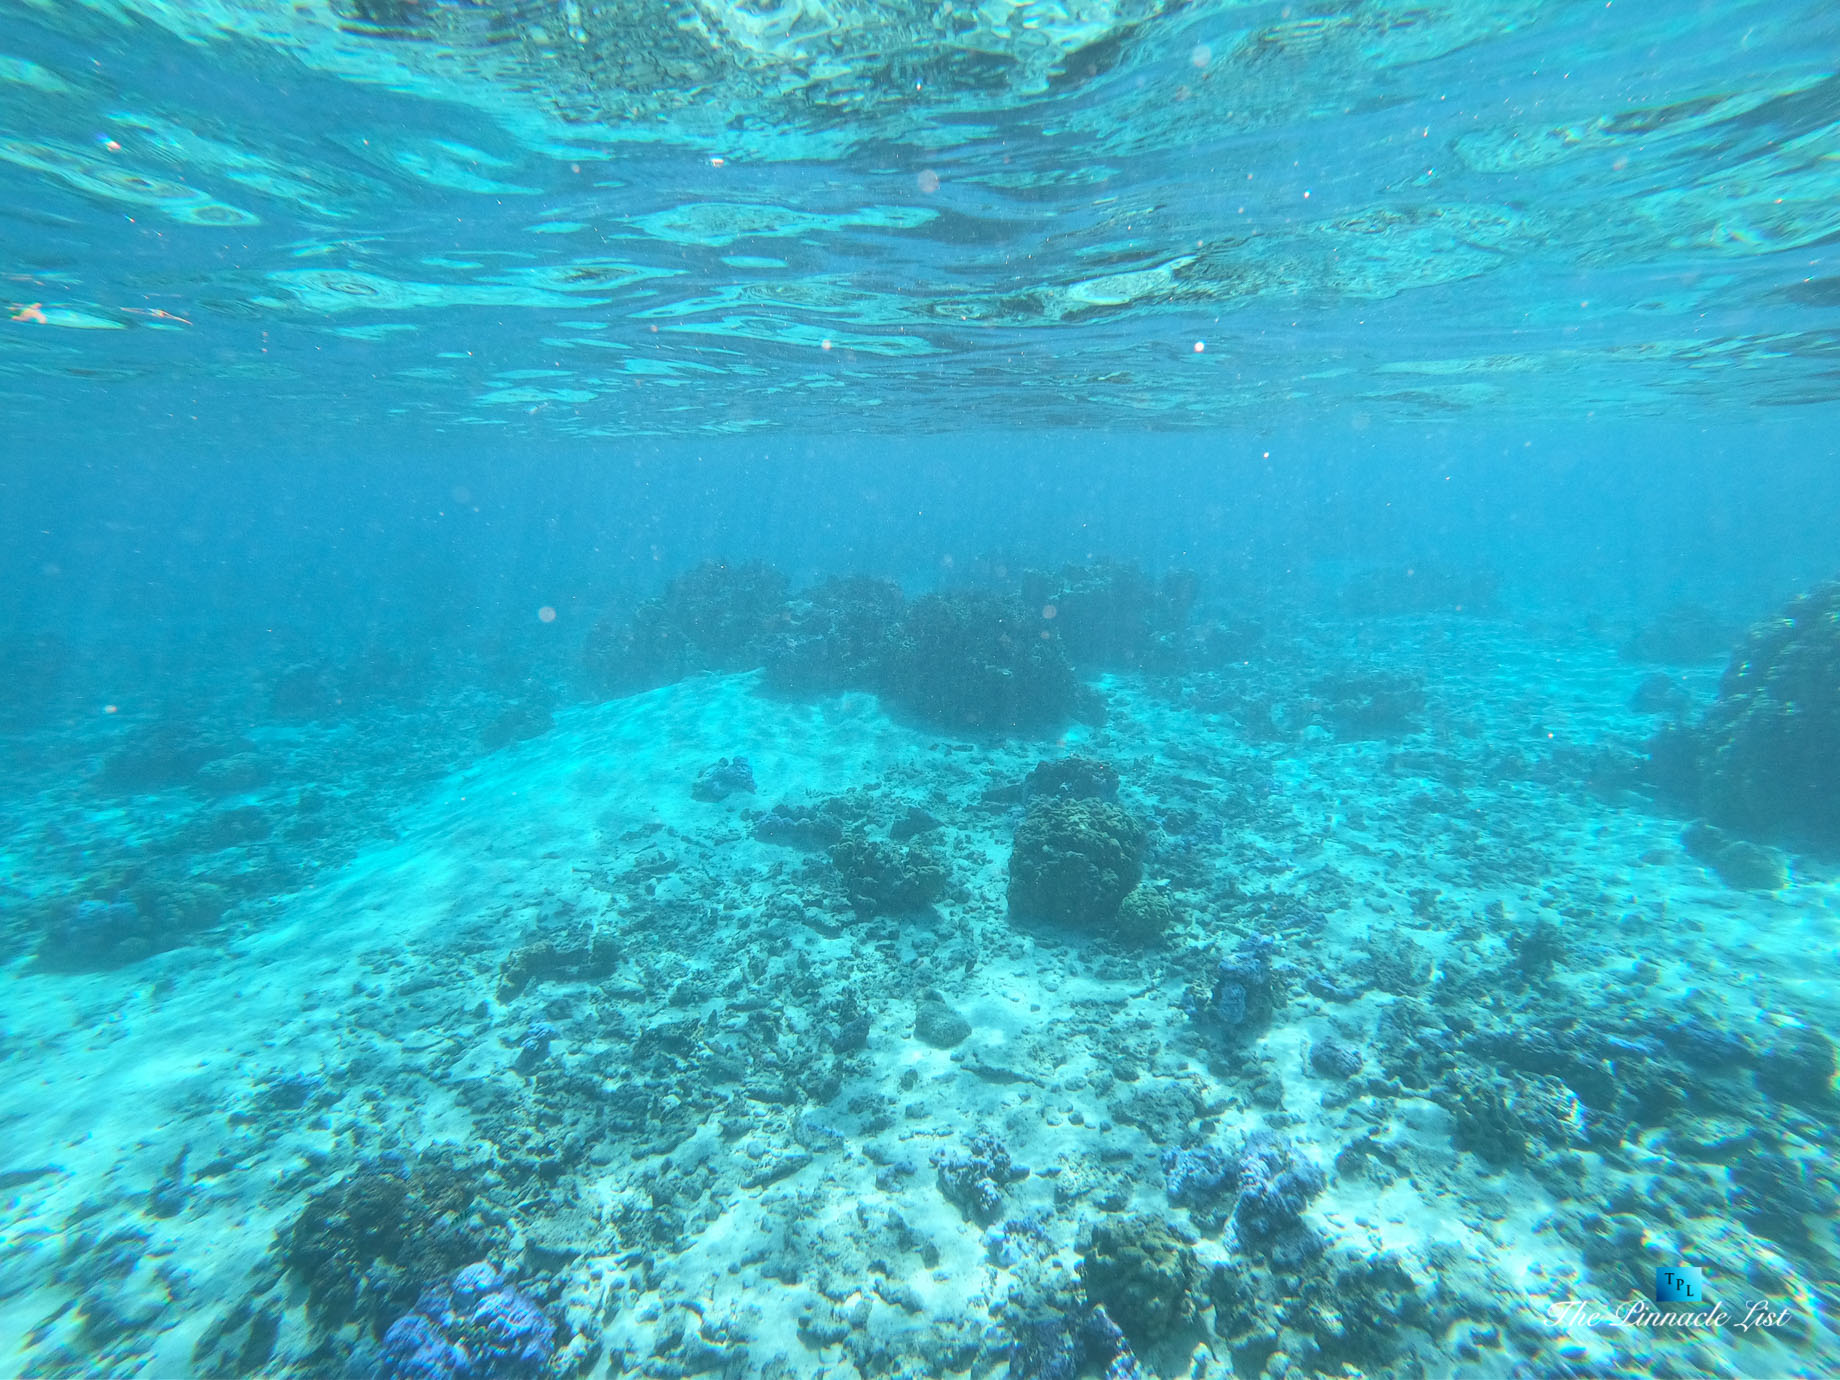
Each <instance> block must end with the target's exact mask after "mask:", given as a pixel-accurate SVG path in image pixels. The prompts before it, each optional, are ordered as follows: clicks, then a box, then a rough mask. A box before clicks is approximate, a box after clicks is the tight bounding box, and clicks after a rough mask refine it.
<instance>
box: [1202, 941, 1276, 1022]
mask: <svg viewBox="0 0 1840 1380" xmlns="http://www.w3.org/2000/svg"><path fill="white" fill-rule="evenodd" d="M1288 975H1289V965H1288V964H1286V963H1284V961H1283V960H1281V959H1280V958H1279V957H1278V941H1277V940H1276V939H1274V938H1273V937H1272V936H1271V935H1268V934H1255V935H1252V936H1250V937H1249V938H1246V939H1243V940H1241V941H1240V944H1239V947H1238V948H1236V949H1235V950H1234V951H1233V952H1232V953H1231V954H1229V955H1227V956H1226V957H1225V958H1223V959H1221V960H1220V963H1219V964H1218V965H1217V966H1216V968H1215V969H1214V978H1213V981H1212V983H1211V984H1209V985H1208V986H1206V987H1197V988H1193V989H1191V990H1190V991H1189V993H1188V996H1187V997H1186V999H1185V1000H1184V1002H1183V1008H1184V1010H1186V1011H1187V1012H1188V1014H1189V1016H1190V1017H1192V1018H1193V1019H1194V1020H1196V1021H1197V1022H1199V1023H1200V1024H1201V1025H1202V1026H1204V1027H1205V1028H1206V1029H1208V1030H1209V1031H1210V1032H1211V1033H1213V1034H1215V1035H1217V1036H1220V1037H1223V1038H1224V1039H1227V1040H1241V1039H1245V1038H1247V1037H1248V1036H1251V1035H1255V1034H1257V1033H1258V1032H1259V1031H1261V1030H1263V1029H1264V1028H1265V1027H1266V1026H1267V1025H1269V1024H1270V1023H1271V1018H1272V1016H1273V1015H1274V1014H1275V1013H1276V1012H1277V1010H1278V1009H1279V1008H1280V1007H1281V1006H1282V1005H1283V1004H1284V998H1285V993H1286V990H1287V988H1288V986H1289V982H1288Z"/></svg>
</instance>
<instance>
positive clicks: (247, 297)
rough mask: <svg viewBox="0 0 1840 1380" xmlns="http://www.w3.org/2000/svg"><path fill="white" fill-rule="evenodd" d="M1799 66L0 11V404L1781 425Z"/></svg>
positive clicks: (1548, 11)
mask: <svg viewBox="0 0 1840 1380" xmlns="http://www.w3.org/2000/svg"><path fill="white" fill-rule="evenodd" d="M1836 50H1840V11H1836V10H1835V9H1833V8H1832V7H1831V6H1828V5H1824V4H1818V3H1809V2H1807V0H1804V2H1803V3H1772V4H1762V3H1748V4H1747V3H1730V2H1728V3H1720V4H1711V5H1700V6H1685V5H1639V4H1623V3H1617V4H1611V5H1606V4H1602V3H1599V0H1562V2H1558V3H1530V0H1500V2H1499V3H1467V4H1466V3H1458V2H1457V0H1433V2H1432V3H1414V4H1407V3H1401V2H1399V0H1388V2H1386V3H1346V4H1322V5H1315V6H1308V7H1304V6H1279V5H1276V4H1258V3H1246V4H1242V3H1220V2H1219V0H1210V2H1209V3H1199V4H1188V5H1182V4H1172V3H1160V2H1159V0H1064V2H1063V3H1026V4H1014V3H990V4H984V5H978V6H974V5H970V4H962V3H952V4H940V5H920V4H912V3H847V2H846V3H835V4H826V3H822V0H788V3H785V4H782V5H778V6H772V5H767V4H758V5H750V4H731V3H720V2H718V0H694V2H693V3H685V4H681V5H677V6H667V5H665V4H662V3H646V2H644V0H609V2H607V3H598V4H596V3H576V0H569V3H553V2H552V0H526V2H525V3H512V0H498V2H497V3H473V2H472V0H333V3H326V0H300V2H299V3H281V2H280V0H273V2H272V3H271V2H269V0H195V2H192V3H184V4H176V3H161V2H160V0H87V2H86V3H75V2H74V0H55V3H54V2H53V0H36V2H35V3H17V0H16V2H15V3H13V4H10V5H8V6H6V7H5V11H4V12H3V13H0V131H3V135H0V207H3V208H4V209H3V210H0V235H4V241H3V247H0V263H3V264H4V271H5V273H6V275H7V282H6V288H5V291H4V296H5V298H6V299H8V301H9V303H10V312H9V315H10V316H11V317H12V323H11V325H10V327H9V328H8V329H6V330H4V331H0V389H3V390H4V392H3V393H0V407H4V408H6V409H7V410H8V411H9V412H17V413H19V414H21V415H39V416H43V415H55V413H56V410H58V409H68V408H70V407H71V406H72V405H73V404H76V403H78V402H79V401H80V400H95V399H98V398H103V397H106V398H108V399H110V402H109V406H111V407H113V408H117V409H122V410H126V409H129V408H134V409H139V410H140V411H141V412H142V414H143V425H145V426H148V427H154V428H157V427H159V426H161V425H163V424H164V423H165V421H166V420H167V419H168V417H169V415H170V417H173V418H177V417H179V416H180V415H181V414H185V415H188V416H189V415H193V414H197V413H201V412H202V413H205V414H210V413H230V412H248V411H249V410H251V409H260V410H261V411H262V414H263V415H264V416H265V417H268V418H270V419H272V418H275V417H285V418H294V419H297V420H298V422H299V424H300V425H303V426H306V425H311V426H314V427H321V426H333V425H338V424H340V423H342V422H350V421H355V420H359V419H361V418H371V419H375V418H378V417H382V416H387V415H389V414H391V413H397V414H409V415H412V416H414V417H415V418H416V419H417V421H418V422H419V423H421V424H425V425H433V426H435V427H437V428H453V429H458V428H478V427H486V428H491V427H505V426H507V425H508V424H514V423H516V424H523V425H529V426H534V427H535V428H537V434H538V435H554V436H557V437H564V436H575V437H580V436H612V435H630V434H633V433H654V434H686V433H735V432H745V431H750V430H754V429H760V428H792V429H798V428H810V427H814V426H818V427H824V428H851V429H858V428H861V429H873V430H913V429H921V428H932V429H944V428H948V427H954V428H956V427H965V426H977V425H1003V426H1009V425H1032V426H1047V425H1052V426H1079V427H1103V426H1129V427H1137V428H1141V427H1159V428H1161V427H1200V426H1210V425H1219V424H1223V423H1227V422H1235V423H1239V422H1248V421H1250V422H1253V423H1264V422H1266V421H1269V420H1273V419H1279V418H1291V419H1295V418H1298V417H1309V416H1315V415H1320V414H1321V413H1322V412H1323V411H1324V410H1325V409H1336V410H1340V411H1345V412H1347V413H1350V414H1352V416H1353V418H1354V419H1355V420H1356V422H1357V423H1359V422H1361V421H1363V420H1365V419H1367V418H1373V419H1377V420H1379V419H1396V418H1401V417H1403V418H1408V419H1411V418H1423V417H1447V416H1454V417H1463V416H1466V415H1473V416H1482V417H1487V418H1489V419H1491V420H1494V419H1499V418H1502V417H1504V416H1506V417H1515V416H1540V417H1552V416H1563V417H1583V416H1585V415H1587V414H1592V413H1599V414H1614V415H1616V416H1619V417H1628V416H1659V415H1663V414H1667V415H1682V414H1685V415H1694V414H1697V413H1706V414H1709V415H1710V414H1714V413H1720V412H1729V411H1730V410H1732V409H1738V410H1753V409H1760V408H1783V407H1794V406H1796V405H1798V404H1806V403H1809V402H1813V401H1817V400H1819V399H1822V398H1824V397H1825V396H1827V395H1828V394H1830V393H1831V392H1832V390H1833V368H1834V366H1833V359H1834V356H1835V351H1836V335H1835V331H1834V327H1833V321H1834V318H1833V310H1834V307H1835V305H1836V304H1840V275H1836V273H1835V272H1834V270H1833V268H1832V265H1831V263H1827V262H1825V261H1824V259H1823V242H1824V241H1827V240H1829V239H1831V237H1832V236H1833V235H1834V234H1835V233H1836V232H1837V231H1840V209H1837V208H1840V78H1836V77H1834V76H1833V75H1832V74H1831V66H1832V60H1833V54H1834V52H1835V51H1836ZM4 324H6V323H4V322H0V325H4ZM526 419H534V420H526Z"/></svg>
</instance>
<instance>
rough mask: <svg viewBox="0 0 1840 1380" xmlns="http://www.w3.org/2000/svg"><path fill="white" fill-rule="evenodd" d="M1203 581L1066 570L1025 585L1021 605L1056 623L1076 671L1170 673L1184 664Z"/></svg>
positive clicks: (1103, 565) (1136, 570) (1117, 568)
mask: <svg viewBox="0 0 1840 1380" xmlns="http://www.w3.org/2000/svg"><path fill="white" fill-rule="evenodd" d="M1198 588H1199V580H1198V579H1197V577H1196V576H1195V575H1193V574H1192V573H1190V572H1187V571H1177V572H1173V573H1171V574H1169V575H1165V576H1164V577H1163V578H1162V579H1161V580H1152V579H1151V578H1150V577H1149V576H1148V575H1146V574H1145V573H1144V571H1143V569H1142V568H1141V567H1140V566H1138V565H1137V564H1136V563H1134V562H1112V561H1100V562H1097V563H1094V564H1092V565H1067V566H1063V567H1061V569H1060V570H1058V571H1056V572H1054V573H1053V574H1048V573H1044V572H1041V571H1029V572H1026V573H1025V574H1024V575H1023V577H1022V602H1023V604H1024V605H1026V606H1027V607H1029V608H1034V609H1040V610H1041V611H1042V615H1043V617H1049V616H1050V614H1051V615H1052V619H1053V623H1054V628H1055V632H1056V635H1057V636H1058V637H1059V638H1060V639H1061V642H1062V645H1063V646H1065V648H1066V650H1067V656H1068V658H1069V659H1070V660H1071V661H1072V662H1073V664H1074V665H1076V666H1081V667H1092V668H1094V669H1104V670H1149V671H1170V670H1175V669H1177V668H1179V667H1180V666H1181V664H1182V661H1183V651H1184V647H1183V633H1184V631H1185V629H1186V628H1187V626H1188V616H1189V611H1190V609H1192V608H1193V607H1194V602H1195V594H1196V591H1197V589H1198Z"/></svg>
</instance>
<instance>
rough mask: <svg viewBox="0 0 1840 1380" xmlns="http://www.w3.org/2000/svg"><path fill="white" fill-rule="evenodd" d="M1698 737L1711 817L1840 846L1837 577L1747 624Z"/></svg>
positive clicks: (1702, 788) (1749, 830) (1738, 827)
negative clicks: (1772, 613) (1755, 621)
mask: <svg viewBox="0 0 1840 1380" xmlns="http://www.w3.org/2000/svg"><path fill="white" fill-rule="evenodd" d="M1694 737H1695V739H1696V744H1697V748H1698V751H1697V767H1698V772H1697V775H1698V782H1697V785H1698V795H1699V803H1700V808H1701V809H1702V810H1703V811H1704V813H1705V814H1706V816H1707V817H1708V818H1709V819H1711V821H1712V822H1713V823H1714V824H1716V825H1720V826H1722V827H1724V828H1727V829H1731V830H1734V831H1736V832H1738V833H1741V834H1746V835H1749V836H1751V837H1753V838H1768V837H1784V838H1800V839H1806V840H1809V841H1811V842H1818V843H1821V844H1823V845H1827V846H1833V845H1836V844H1840V580H1835V581H1831V582H1829V583H1828V584H1825V585H1822V586H1820V587H1819V588H1817V589H1815V590H1813V591H1811V592H1810V593H1808V594H1806V595H1804V596H1802V597H1801V598H1798V599H1796V600H1794V601H1792V602H1791V603H1790V604H1789V605H1788V606H1787V607H1786V608H1784V609H1783V611H1782V612H1781V613H1779V614H1778V615H1776V616H1775V617H1774V618H1766V619H1764V620H1763V621H1762V622H1761V623H1758V624H1756V625H1755V626H1754V627H1752V628H1751V630H1750V632H1749V633H1748V634H1746V636H1745V639H1744V641H1743V642H1742V643H1741V644H1740V645H1739V646H1738V648H1737V650H1736V651H1735V652H1733V653H1732V658H1731V663H1730V665H1728V666H1727V667H1726V669H1725V675H1724V678H1723V679H1722V680H1721V681H1720V683H1719V698H1718V701H1717V702H1716V703H1715V704H1714V705H1713V706H1712V707H1711V709H1709V710H1708V711H1707V712H1706V716H1705V718H1704V719H1703V720H1701V722H1700V724H1699V725H1698V727H1697V729H1696V730H1695V732H1694Z"/></svg>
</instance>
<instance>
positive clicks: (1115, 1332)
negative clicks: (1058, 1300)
mask: <svg viewBox="0 0 1840 1380" xmlns="http://www.w3.org/2000/svg"><path fill="white" fill-rule="evenodd" d="M1010 1339H1011V1340H1010V1345H1009V1353H1008V1361H1009V1375H1010V1380H1075V1377H1077V1376H1079V1375H1082V1374H1087V1373H1089V1372H1090V1370H1091V1369H1093V1368H1099V1369H1101V1371H1102V1374H1103V1375H1104V1377H1105V1380H1144V1376H1145V1372H1144V1371H1143V1369H1142V1368H1141V1367H1140V1366H1139V1364H1138V1361H1137V1356H1136V1354H1135V1353H1134V1352H1133V1351H1132V1350H1131V1343H1130V1341H1129V1339H1128V1338H1126V1336H1125V1335H1124V1331H1123V1329H1122V1328H1120V1327H1119V1326H1118V1324H1117V1323H1115V1322H1113V1321H1112V1319H1111V1316H1110V1315H1109V1314H1108V1313H1107V1312H1106V1311H1105V1308H1104V1306H1103V1305H1101V1304H1093V1305H1091V1306H1090V1307H1087V1308H1085V1309H1081V1308H1080V1307H1079V1306H1077V1305H1070V1306H1067V1307H1064V1308H1062V1309H1060V1310H1059V1311H1057V1312H1052V1313H1048V1314H1046V1315H1045V1316H1044V1315H1035V1316H1028V1317H1023V1318H1020V1319H1018V1320H1016V1321H1015V1322H1013V1323H1011V1325H1010Z"/></svg>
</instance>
